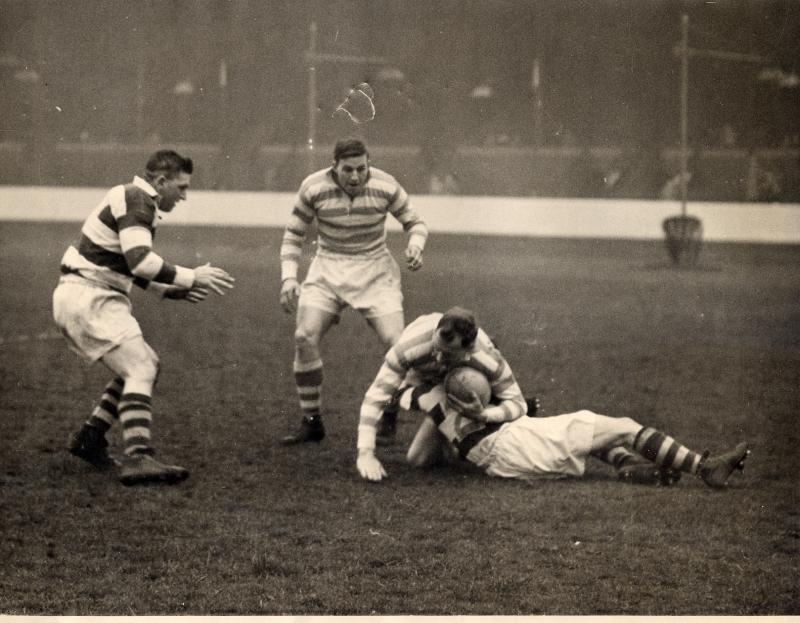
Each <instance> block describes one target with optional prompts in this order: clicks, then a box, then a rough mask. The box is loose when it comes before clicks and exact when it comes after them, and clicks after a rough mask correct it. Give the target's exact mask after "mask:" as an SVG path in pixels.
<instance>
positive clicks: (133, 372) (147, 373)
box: [122, 350, 160, 386]
mask: <svg viewBox="0 0 800 623" xmlns="http://www.w3.org/2000/svg"><path fill="white" fill-rule="evenodd" d="M159 369H160V364H159V361H158V356H157V355H156V354H155V353H154V352H153V351H152V350H151V351H150V352H147V353H144V354H143V355H142V356H141V357H139V358H137V359H135V360H131V361H129V362H128V365H127V366H126V370H124V371H123V375H122V376H123V378H124V379H125V380H126V381H129V380H134V381H137V382H138V383H143V384H148V385H150V386H153V385H155V383H156V379H158V373H159Z"/></svg>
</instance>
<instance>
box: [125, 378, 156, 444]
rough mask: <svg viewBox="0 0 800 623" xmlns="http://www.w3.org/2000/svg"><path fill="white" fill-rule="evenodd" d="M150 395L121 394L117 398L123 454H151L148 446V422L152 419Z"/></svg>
mask: <svg viewBox="0 0 800 623" xmlns="http://www.w3.org/2000/svg"><path fill="white" fill-rule="evenodd" d="M150 402H151V399H150V396H148V395H146V394H135V393H127V394H122V397H121V398H120V400H119V407H118V411H119V421H120V423H121V424H122V441H123V443H124V444H125V454H126V455H132V454H153V449H152V447H151V446H150V424H151V422H152V420H153V414H152V407H151V405H150Z"/></svg>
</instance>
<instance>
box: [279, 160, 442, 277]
mask: <svg viewBox="0 0 800 623" xmlns="http://www.w3.org/2000/svg"><path fill="white" fill-rule="evenodd" d="M387 214H391V215H392V216H393V217H394V218H396V219H397V220H398V221H399V222H400V224H401V225H402V226H403V230H404V231H405V232H406V233H408V234H409V241H408V244H409V245H416V246H418V247H419V248H420V249H423V248H424V247H425V241H426V240H427V237H428V227H427V225H425V223H424V222H423V221H422V219H420V217H419V216H418V215H417V214H416V212H414V210H413V209H412V208H411V205H410V201H409V198H408V194H407V193H406V191H405V190H404V189H403V187H402V186H401V185H400V184H399V183H398V182H397V180H395V178H394V177H392V176H391V175H389V174H388V173H386V172H385V171H382V170H381V169H376V168H374V167H370V170H369V177H368V178H367V182H366V184H365V185H364V188H363V189H361V190H360V192H359V194H358V195H356V196H355V197H351V196H350V195H348V194H347V193H346V192H345V190H344V189H343V188H342V187H341V186H339V184H338V183H337V181H336V176H335V172H334V170H333V168H332V167H331V168H329V169H322V170H320V171H317V172H316V173H312V174H311V175H309V176H308V177H307V178H306V179H305V180H303V183H302V184H301V185H300V190H299V191H298V193H297V198H296V200H295V204H294V208H293V210H292V215H291V218H290V219H289V223H288V225H287V226H286V230H285V231H284V234H283V241H282V243H281V278H282V279H283V280H285V279H290V278H291V279H296V278H297V268H298V264H299V261H300V256H301V254H302V248H303V240H304V239H305V237H306V232H307V231H308V227H309V225H311V223H312V222H313V221H314V219H316V220H317V244H318V246H317V253H318V254H320V255H330V254H340V255H351V256H353V255H358V256H369V255H372V254H375V255H378V254H381V253H384V252H386V215H387Z"/></svg>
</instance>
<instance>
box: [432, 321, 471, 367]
mask: <svg viewBox="0 0 800 623" xmlns="http://www.w3.org/2000/svg"><path fill="white" fill-rule="evenodd" d="M433 347H434V348H435V349H436V351H437V352H438V357H439V360H440V361H441V362H442V363H445V364H447V365H453V364H457V363H460V362H462V361H464V359H466V357H467V355H468V354H469V353H470V351H471V350H472V349H471V348H468V347H467V348H465V347H464V346H462V345H461V337H460V336H459V335H455V336H453V337H452V338H451V339H450V340H447V338H445V336H443V335H442V330H441V329H436V333H434V335H433Z"/></svg>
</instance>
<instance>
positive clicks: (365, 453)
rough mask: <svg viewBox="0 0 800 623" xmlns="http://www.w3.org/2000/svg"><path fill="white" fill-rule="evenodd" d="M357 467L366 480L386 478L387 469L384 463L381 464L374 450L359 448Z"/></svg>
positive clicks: (372, 480)
mask: <svg viewBox="0 0 800 623" xmlns="http://www.w3.org/2000/svg"><path fill="white" fill-rule="evenodd" d="M356 467H357V468H358V473H359V474H361V477H362V478H364V479H365V480H369V481H371V482H380V481H381V480H382V479H383V478H386V470H385V469H383V465H381V462H380V461H379V460H378V457H376V456H375V453H374V452H373V451H372V450H359V452H358V459H356Z"/></svg>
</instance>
